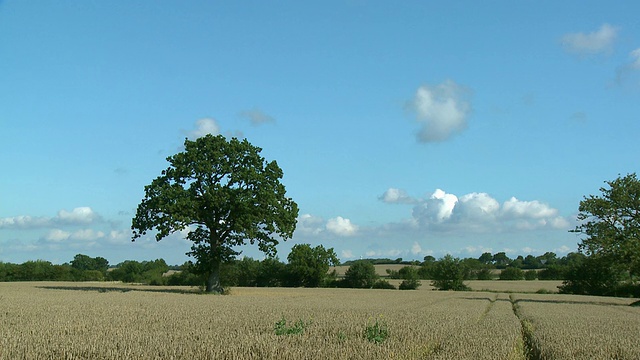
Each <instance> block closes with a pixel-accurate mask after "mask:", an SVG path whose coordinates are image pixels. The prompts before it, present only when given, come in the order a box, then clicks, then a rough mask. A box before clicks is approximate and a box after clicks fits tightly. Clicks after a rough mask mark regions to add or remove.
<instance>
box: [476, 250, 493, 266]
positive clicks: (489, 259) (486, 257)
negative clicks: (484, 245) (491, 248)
mask: <svg viewBox="0 0 640 360" xmlns="http://www.w3.org/2000/svg"><path fill="white" fill-rule="evenodd" d="M478 260H479V261H480V262H482V263H484V264H491V263H493V255H491V253H490V252H485V253H482V255H480V257H479V258H478Z"/></svg>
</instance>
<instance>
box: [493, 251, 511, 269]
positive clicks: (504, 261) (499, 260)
mask: <svg viewBox="0 0 640 360" xmlns="http://www.w3.org/2000/svg"><path fill="white" fill-rule="evenodd" d="M493 263H494V264H495V265H496V267H498V268H504V267H506V266H507V265H509V264H510V263H511V259H509V257H508V256H507V254H506V253H505V252H499V253H496V254H494V255H493Z"/></svg>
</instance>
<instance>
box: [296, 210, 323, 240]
mask: <svg viewBox="0 0 640 360" xmlns="http://www.w3.org/2000/svg"><path fill="white" fill-rule="evenodd" d="M323 227H324V220H323V219H322V218H321V217H317V216H313V215H311V214H303V215H300V216H299V217H298V224H297V226H296V232H297V233H301V234H302V235H312V236H313V235H319V234H320V233H321V232H322V230H323Z"/></svg>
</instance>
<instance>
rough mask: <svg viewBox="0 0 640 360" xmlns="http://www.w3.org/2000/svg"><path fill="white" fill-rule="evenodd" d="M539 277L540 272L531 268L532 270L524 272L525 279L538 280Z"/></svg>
mask: <svg viewBox="0 0 640 360" xmlns="http://www.w3.org/2000/svg"><path fill="white" fill-rule="evenodd" d="M537 278H538V272H537V271H535V270H533V269H531V270H527V271H525V272H524V279H525V280H529V281H531V280H536V279H537Z"/></svg>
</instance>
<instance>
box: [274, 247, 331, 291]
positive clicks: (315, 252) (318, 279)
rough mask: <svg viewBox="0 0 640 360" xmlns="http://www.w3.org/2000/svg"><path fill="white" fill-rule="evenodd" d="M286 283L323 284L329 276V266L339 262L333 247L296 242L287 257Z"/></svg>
mask: <svg viewBox="0 0 640 360" xmlns="http://www.w3.org/2000/svg"><path fill="white" fill-rule="evenodd" d="M287 260H288V261H289V262H288V264H287V266H286V270H285V271H286V284H287V285H288V286H294V287H297V286H304V287H318V286H323V285H324V284H325V283H326V282H327V281H329V280H330V278H331V277H335V273H334V274H333V275H331V274H329V267H331V266H337V265H338V264H339V263H340V260H339V259H338V256H337V255H336V253H335V252H334V251H333V248H329V249H325V248H324V246H322V245H318V246H316V247H314V248H312V247H311V245H309V244H296V245H294V246H293V248H291V252H290V253H289V256H288V257H287Z"/></svg>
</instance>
